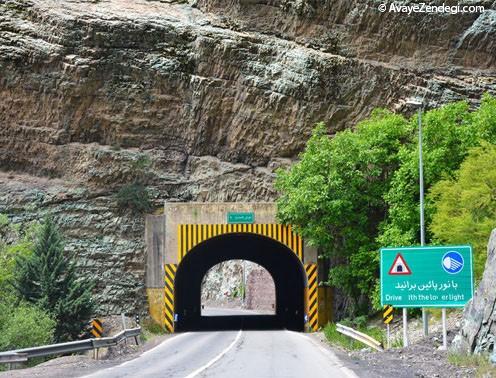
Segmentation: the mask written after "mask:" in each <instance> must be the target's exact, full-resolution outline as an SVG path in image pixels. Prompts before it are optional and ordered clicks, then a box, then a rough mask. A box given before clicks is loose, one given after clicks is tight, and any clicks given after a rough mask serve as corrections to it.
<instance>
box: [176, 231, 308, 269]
mask: <svg viewBox="0 0 496 378" xmlns="http://www.w3.org/2000/svg"><path fill="white" fill-rule="evenodd" d="M230 233H252V234H258V235H263V236H267V237H269V238H272V239H275V240H277V241H278V242H280V243H282V244H284V245H286V246H287V247H289V248H290V249H291V250H292V251H293V252H294V253H295V254H296V255H297V256H298V257H299V259H300V260H301V261H303V256H304V247H303V240H302V239H301V238H300V237H299V236H298V235H297V234H296V233H295V232H294V231H293V230H292V229H291V226H286V225H282V224H180V225H178V230H177V251H178V256H177V258H178V261H179V262H180V261H181V260H182V259H183V257H184V256H185V255H186V254H187V253H188V252H189V251H190V250H191V249H193V247H195V246H196V245H198V244H200V243H201V242H203V241H205V240H207V239H210V238H213V237H215V236H219V235H224V234H230Z"/></svg>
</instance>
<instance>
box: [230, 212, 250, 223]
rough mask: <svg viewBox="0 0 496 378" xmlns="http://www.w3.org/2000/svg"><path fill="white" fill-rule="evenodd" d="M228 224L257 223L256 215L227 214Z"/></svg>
mask: <svg viewBox="0 0 496 378" xmlns="http://www.w3.org/2000/svg"><path fill="white" fill-rule="evenodd" d="M227 223H255V213H232V212H229V213H227Z"/></svg>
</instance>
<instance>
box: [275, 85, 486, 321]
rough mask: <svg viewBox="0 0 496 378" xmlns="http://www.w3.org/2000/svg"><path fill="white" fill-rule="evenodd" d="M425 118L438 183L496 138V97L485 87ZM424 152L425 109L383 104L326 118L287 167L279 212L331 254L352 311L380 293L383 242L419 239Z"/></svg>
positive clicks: (428, 172) (336, 281)
mask: <svg viewBox="0 0 496 378" xmlns="http://www.w3.org/2000/svg"><path fill="white" fill-rule="evenodd" d="M423 126H424V140H423V147H424V156H423V157H424V174H425V177H424V179H425V180H424V183H425V188H426V193H428V192H429V190H430V188H432V186H433V185H435V184H436V183H437V182H438V181H440V180H445V179H450V178H453V177H454V175H455V173H456V171H457V170H458V168H459V167H460V164H461V163H462V161H463V160H464V159H465V157H466V156H467V154H468V151H469V149H470V148H472V147H475V146H478V145H479V144H480V142H481V141H482V140H486V141H489V142H491V143H496V99H495V98H494V97H491V96H490V95H485V96H484V97H483V99H482V102H481V106H480V107H479V109H477V110H475V111H471V110H470V108H469V105H468V103H467V102H464V101H461V102H457V103H453V104H449V105H446V106H443V107H441V108H439V109H434V110H430V111H428V112H426V113H425V114H424V117H423ZM418 160H419V159H418V139H417V117H416V115H414V116H413V117H411V118H410V119H408V120H407V119H405V118H404V117H402V116H401V115H396V114H393V113H391V112H388V111H385V110H376V111H374V112H373V114H372V116H371V117H370V118H369V119H367V120H365V121H363V122H360V123H359V124H358V125H357V126H356V128H355V130H353V131H352V130H346V131H342V132H338V133H337V134H336V135H335V136H334V137H332V138H331V137H330V136H328V135H327V133H326V128H325V126H324V125H323V124H319V125H318V126H317V127H316V129H315V130H314V132H313V134H312V136H311V138H310V139H309V141H308V143H307V146H306V148H305V150H304V151H303V153H302V154H300V159H299V161H298V162H297V163H296V164H294V165H293V166H292V167H291V168H290V169H289V170H288V171H278V173H277V179H276V188H277V190H278V191H279V193H280V197H279V199H278V200H277V212H278V219H279V221H281V222H283V223H286V224H291V225H293V226H294V228H295V230H296V231H297V232H298V233H299V234H300V235H301V236H302V237H304V238H305V239H306V241H307V242H309V243H310V244H312V245H314V246H317V247H319V249H320V250H321V251H322V253H323V254H325V255H327V256H330V257H331V260H332V261H331V263H332V265H333V268H332V269H331V271H330V275H329V282H330V283H331V284H333V285H334V286H336V287H338V288H340V289H342V290H343V291H344V293H345V294H346V295H347V296H348V297H349V299H351V303H352V304H353V305H352V308H349V309H348V310H349V312H356V311H358V312H365V311H367V308H366V307H365V306H361V305H365V304H369V303H368V302H369V301H370V300H371V298H373V297H375V296H376V294H377V293H378V290H377V283H378V280H377V278H378V262H377V260H378V249H379V248H380V247H386V246H410V245H415V244H419V240H420V237H419V236H420V232H419V223H420V222H419V177H418V171H419V169H418ZM431 201H432V199H431V197H429V196H427V207H426V224H427V225H428V224H429V223H430V220H431V218H432V206H431ZM428 230H431V229H430V228H429V229H428ZM426 236H427V242H428V243H429V242H431V241H432V235H431V234H430V233H428V234H427V235H426ZM375 303H377V302H375ZM357 305H358V306H357Z"/></svg>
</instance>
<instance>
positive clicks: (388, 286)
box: [381, 245, 474, 307]
mask: <svg viewBox="0 0 496 378" xmlns="http://www.w3.org/2000/svg"><path fill="white" fill-rule="evenodd" d="M472 266H473V264H472V248H471V247H470V246H465V245H464V246H443V247H406V248H405V247H401V248H382V249H381V305H386V304H389V305H393V306H394V307H463V306H465V303H467V301H469V300H470V299H471V298H472V295H473V292H474V279H473V274H472V272H473V269H472Z"/></svg>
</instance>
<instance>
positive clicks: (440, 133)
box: [378, 95, 496, 246]
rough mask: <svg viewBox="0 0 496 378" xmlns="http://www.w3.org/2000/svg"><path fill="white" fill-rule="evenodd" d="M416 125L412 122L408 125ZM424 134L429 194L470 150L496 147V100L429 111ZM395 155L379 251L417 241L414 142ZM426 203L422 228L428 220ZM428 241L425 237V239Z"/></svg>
mask: <svg viewBox="0 0 496 378" xmlns="http://www.w3.org/2000/svg"><path fill="white" fill-rule="evenodd" d="M416 121H417V119H416V117H413V118H412V122H416ZM423 131H424V133H423V134H424V137H423V158H424V159H423V160H424V185H425V190H426V192H428V191H429V190H430V188H431V187H432V185H434V184H435V183H436V182H438V181H439V180H441V179H445V178H450V177H453V175H454V174H455V172H456V170H457V169H458V168H459V167H460V164H461V163H462V161H463V160H464V159H465V157H466V156H467V153H468V150H469V148H471V147H474V146H477V145H478V144H479V143H480V141H481V140H486V141H489V142H491V143H496V99H495V98H494V97H491V96H489V95H485V96H484V97H483V99H482V102H481V106H480V107H479V109H477V110H476V111H474V112H470V109H469V106H468V103H467V102H465V101H461V102H457V103H453V104H449V105H446V106H443V107H441V108H439V109H434V110H430V111H428V112H426V113H425V115H424V117H423ZM399 156H400V167H399V169H398V170H397V171H396V172H395V173H394V177H393V179H392V182H391V189H390V190H389V191H388V193H387V194H386V196H385V200H386V203H387V206H388V208H389V210H388V215H387V218H386V219H385V221H384V223H383V224H382V225H381V233H380V235H379V236H378V242H379V244H380V245H382V246H409V245H414V244H418V243H419V240H420V226H419V223H420V221H419V217H420V216H419V175H418V171H419V169H418V161H419V157H418V140H417V139H414V141H413V143H409V144H406V145H404V146H403V147H402V149H401V150H400V153H399ZM429 200H430V199H429V198H427V203H426V212H425V217H426V224H429V223H430V219H431V217H432V214H431V209H432V206H430V204H429V202H428V201H429ZM430 239H431V235H430V234H427V235H426V240H427V241H429V240H430Z"/></svg>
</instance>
